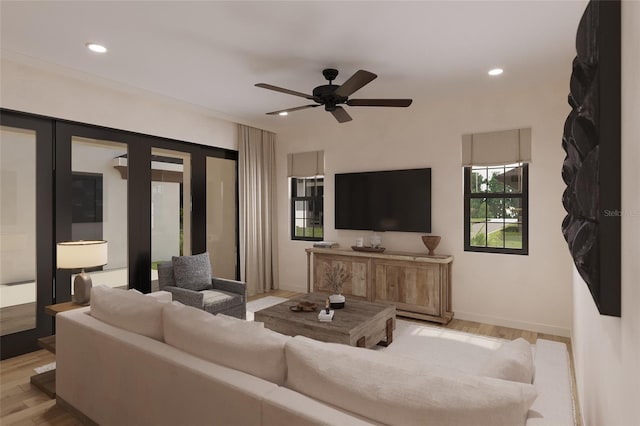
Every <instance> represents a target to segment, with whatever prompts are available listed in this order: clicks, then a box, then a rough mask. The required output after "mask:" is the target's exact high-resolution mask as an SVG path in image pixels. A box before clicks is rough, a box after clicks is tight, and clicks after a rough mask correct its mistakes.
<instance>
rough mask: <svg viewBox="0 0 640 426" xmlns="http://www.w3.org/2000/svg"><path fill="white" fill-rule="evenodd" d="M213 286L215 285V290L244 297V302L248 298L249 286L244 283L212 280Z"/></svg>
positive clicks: (221, 279)
mask: <svg viewBox="0 0 640 426" xmlns="http://www.w3.org/2000/svg"><path fill="white" fill-rule="evenodd" d="M211 284H213V288H214V289H218V290H223V291H228V292H230V293H235V294H239V295H240V296H242V298H243V300H246V298H247V284H245V283H244V282H242V281H236V280H228V279H225V278H212V279H211Z"/></svg>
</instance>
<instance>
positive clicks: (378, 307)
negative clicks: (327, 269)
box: [255, 293, 396, 343]
mask: <svg viewBox="0 0 640 426" xmlns="http://www.w3.org/2000/svg"><path fill="white" fill-rule="evenodd" d="M327 297H329V295H328V294H327V293H309V294H303V295H301V296H297V297H294V298H292V299H289V300H286V301H284V302H282V303H280V304H277V305H274V306H271V307H269V308H266V309H263V310H261V311H258V312H256V313H255V320H256V321H260V322H264V323H265V327H267V328H270V329H272V330H276V331H279V332H281V333H284V334H288V335H292V336H293V335H296V334H300V335H303V336H309V337H313V338H316V339H319V340H323V341H334V342H344V343H347V342H354V339H356V338H357V337H358V336H365V335H368V334H370V330H369V329H370V328H372V327H376V328H379V329H380V330H383V329H384V324H385V321H386V320H387V319H388V318H395V314H396V307H395V305H394V304H390V303H377V302H365V301H361V300H355V299H350V298H349V297H348V296H347V300H346V303H345V307H344V308H343V309H335V310H334V316H333V321H331V322H321V321H319V320H318V312H319V311H320V309H324V306H325V301H326V300H327ZM303 301H307V302H315V303H317V304H318V309H316V311H314V312H304V311H303V312H293V311H291V310H290V309H289V308H290V307H291V306H295V305H297V304H298V303H299V302H303Z"/></svg>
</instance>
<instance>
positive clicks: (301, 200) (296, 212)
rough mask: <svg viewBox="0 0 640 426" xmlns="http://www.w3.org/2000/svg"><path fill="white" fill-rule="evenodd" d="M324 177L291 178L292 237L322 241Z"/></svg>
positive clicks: (293, 238) (294, 238)
mask: <svg viewBox="0 0 640 426" xmlns="http://www.w3.org/2000/svg"><path fill="white" fill-rule="evenodd" d="M323 199H324V178H322V177H313V178H295V177H293V178H291V239H292V240H306V241H321V240H322V239H323V236H324V230H323V223H324V220H323V218H324V214H323V207H324V202H323Z"/></svg>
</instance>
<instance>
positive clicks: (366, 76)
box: [334, 70, 378, 96]
mask: <svg viewBox="0 0 640 426" xmlns="http://www.w3.org/2000/svg"><path fill="white" fill-rule="evenodd" d="M376 77H378V76H377V75H375V74H374V73H372V72H369V71H365V70H358V71H356V73H355V74H353V75H352V76H351V77H349V79H348V80H347V81H345V82H344V83H343V84H342V86H340V87H338V88H337V89H336V91H335V92H334V93H335V94H336V95H338V96H350V95H351V94H352V93H354V92H355V91H356V90H358V89H360V88H362V87H363V86H364V85H365V84H369V83H370V82H371V81H373V80H374V79H375V78H376Z"/></svg>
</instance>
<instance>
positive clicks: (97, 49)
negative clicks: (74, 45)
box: [86, 43, 107, 53]
mask: <svg viewBox="0 0 640 426" xmlns="http://www.w3.org/2000/svg"><path fill="white" fill-rule="evenodd" d="M86 46H87V48H88V49H89V50H91V51H92V52H96V53H105V52H106V51H107V48H106V47H104V46H103V45H101V44H96V43H87V44H86Z"/></svg>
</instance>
